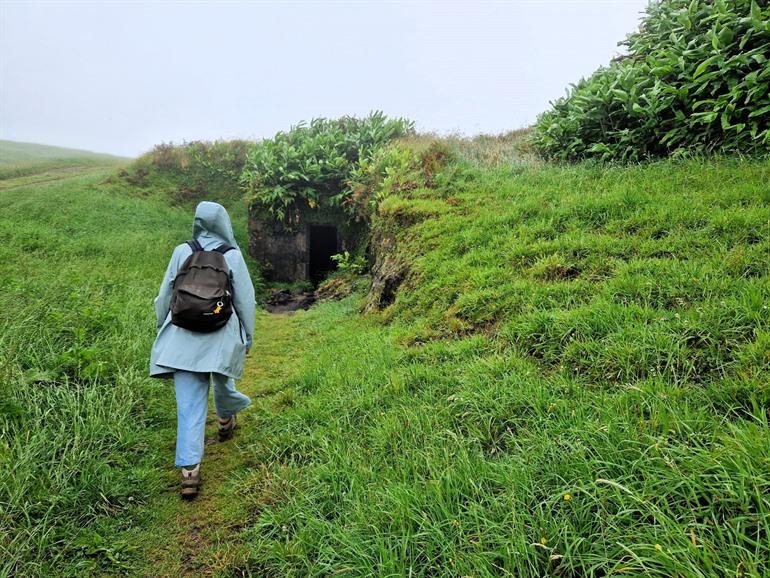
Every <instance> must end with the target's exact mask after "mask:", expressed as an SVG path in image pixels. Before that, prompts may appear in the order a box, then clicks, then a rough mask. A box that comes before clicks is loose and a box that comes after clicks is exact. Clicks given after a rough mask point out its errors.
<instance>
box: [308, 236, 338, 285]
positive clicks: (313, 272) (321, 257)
mask: <svg viewBox="0 0 770 578" xmlns="http://www.w3.org/2000/svg"><path fill="white" fill-rule="evenodd" d="M309 229H310V230H309V235H308V250H309V253H310V255H309V257H310V258H309V271H308V274H309V277H310V280H311V281H312V282H313V284H318V283H319V282H320V281H321V280H322V279H323V278H324V277H325V276H326V274H327V273H329V272H330V271H333V270H334V269H335V267H336V265H335V264H334V261H332V258H331V257H332V255H336V254H337V253H338V252H339V250H338V247H337V227H330V226H325V225H310V226H309Z"/></svg>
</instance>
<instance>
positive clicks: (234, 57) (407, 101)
mask: <svg viewBox="0 0 770 578" xmlns="http://www.w3.org/2000/svg"><path fill="white" fill-rule="evenodd" d="M646 4H647V2H646V0H607V1H598V0H595V1H583V0H562V1H542V0H541V1H513V0H512V1H509V2H491V1H487V2H481V1H478V0H477V1H467V2H465V1H463V2H460V1H450V0H442V1H421V2H417V1H415V2H385V1H380V2H364V1H359V2H342V1H336V2H322V1H316V2H287V1H284V2H246V1H241V2H174V1H168V2H117V1H114V2H108V1H104V2H62V1H52V2H30V1H24V2H21V1H13V0H0V139H9V140H19V141H29V142H38V143H45V144H53V145H59V146H69V147H74V148H83V149H89V150H94V151H99V152H109V153H113V154H119V155H126V156H134V155H137V154H139V153H141V152H144V151H146V150H148V149H150V148H152V146H153V145H154V144H156V143H160V142H169V141H173V142H182V141H190V140H197V139H206V140H211V139H217V138H233V137H241V138H262V137H269V136H272V135H273V134H274V133H275V132H277V131H279V130H285V129H287V128H289V126H291V125H292V124H296V123H297V122H299V121H300V120H303V119H310V118H312V117H317V116H325V117H337V116H341V115H344V114H357V115H365V114H367V113H368V112H369V111H371V110H383V111H384V112H385V113H386V114H388V115H391V116H406V117H409V118H411V119H413V120H415V121H416V123H417V128H418V129H419V130H424V131H436V132H439V133H446V132H450V131H456V132H461V133H464V134H476V133H479V132H486V133H498V132H502V131H505V130H510V129H515V128H521V127H523V126H527V125H529V124H531V123H532V122H534V121H535V118H536V116H537V114H538V113H539V112H542V111H543V110H545V109H547V108H548V102H549V100H553V99H555V98H557V97H559V96H562V95H563V94H564V93H565V89H566V88H567V86H568V84H569V83H570V82H576V81H577V80H578V79H579V78H580V77H581V76H587V75H589V74H590V73H591V72H593V71H594V70H595V69H596V68H597V67H599V66H601V65H603V64H606V63H607V62H608V61H609V60H610V59H611V58H612V57H613V56H615V55H617V54H618V53H619V51H620V48H618V47H617V43H618V42H619V41H621V40H623V38H624V37H625V36H626V34H628V33H629V32H631V31H633V30H634V29H636V27H637V26H638V21H639V17H640V15H641V12H642V11H643V9H644V7H645V6H646Z"/></svg>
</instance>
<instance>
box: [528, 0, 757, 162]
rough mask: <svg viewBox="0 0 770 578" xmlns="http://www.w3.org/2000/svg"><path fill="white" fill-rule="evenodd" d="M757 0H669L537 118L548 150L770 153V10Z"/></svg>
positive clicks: (541, 143)
mask: <svg viewBox="0 0 770 578" xmlns="http://www.w3.org/2000/svg"><path fill="white" fill-rule="evenodd" d="M761 4H762V5H760V3H759V2H757V1H756V0H718V1H716V2H711V1H704V0H662V1H661V2H658V3H652V4H650V6H649V7H648V9H647V15H646V17H645V18H644V20H643V22H642V24H641V26H640V29H639V31H638V32H636V33H634V34H631V35H630V36H629V37H628V38H627V39H626V41H625V42H624V43H623V44H625V45H626V46H627V47H628V54H627V55H626V56H624V57H621V58H619V59H617V60H615V61H613V62H611V63H610V64H609V65H608V66H607V67H605V68H600V69H599V70H598V71H596V72H595V73H594V74H593V75H592V76H591V77H589V78H588V79H582V80H580V82H578V83H577V84H576V85H574V86H573V87H572V89H571V90H570V92H569V94H568V95H567V96H566V97H564V98H561V99H559V100H557V101H556V102H554V103H553V108H552V109H551V110H549V111H547V112H545V113H543V114H542V115H540V117H539V118H538V121H537V124H536V125H535V127H534V131H533V135H532V142H533V144H534V146H535V148H536V149H537V150H538V151H539V152H540V153H541V154H542V155H544V156H545V157H548V158H554V159H559V160H576V159H581V158H588V157H593V158H601V159H603V160H623V161H637V160H641V159H645V158H649V157H660V156H666V155H671V154H675V155H680V154H683V153H698V154H699V153H712V152H740V153H745V154H757V155H761V154H766V153H768V152H769V151H770V65H768V59H770V8H769V7H767V5H766V3H764V2H762V3H761Z"/></svg>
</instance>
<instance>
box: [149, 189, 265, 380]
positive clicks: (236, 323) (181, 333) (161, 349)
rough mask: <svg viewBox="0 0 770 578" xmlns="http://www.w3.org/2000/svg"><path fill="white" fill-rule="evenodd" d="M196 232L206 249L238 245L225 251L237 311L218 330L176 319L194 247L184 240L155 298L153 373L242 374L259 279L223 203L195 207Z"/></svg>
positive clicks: (160, 375)
mask: <svg viewBox="0 0 770 578" xmlns="http://www.w3.org/2000/svg"><path fill="white" fill-rule="evenodd" d="M193 238H195V239H197V240H198V242H200V244H201V246H202V247H203V248H204V249H206V250H211V249H214V248H215V247H218V246H219V245H221V244H222V243H226V244H228V245H230V246H231V247H235V250H233V251H228V252H227V253H226V254H225V261H227V265H228V267H229V268H230V271H231V273H232V277H233V309H234V311H233V315H232V316H231V317H230V319H229V320H228V322H227V324H226V325H225V326H224V327H222V328H221V329H218V330H217V331H214V332H212V333H198V332H194V331H190V330H188V329H184V328H182V327H177V326H176V325H172V324H171V311H170V309H169V308H170V306H171V293H172V290H173V288H174V279H175V278H176V274H177V271H179V268H180V267H181V266H182V263H184V261H185V259H187V257H189V256H190V254H191V253H192V249H190V246H189V245H187V244H186V243H185V244H182V245H178V246H177V247H176V248H175V249H174V252H173V254H172V255H171V261H170V262H169V264H168V268H167V269H166V275H165V277H164V278H163V283H162V284H161V286H160V291H159V292H158V296H157V297H156V298H155V314H156V316H157V320H158V336H157V338H156V339H155V344H154V345H153V347H152V353H151V355H150V375H151V376H153V377H162V378H170V377H173V374H174V371H176V370H178V369H182V370H185V371H196V372H214V373H221V374H222V375H227V376H228V377H232V378H233V379H238V378H239V377H240V376H241V374H242V373H243V362H244V359H245V357H246V352H247V351H248V349H249V348H250V347H251V342H252V338H253V336H254V315H255V304H254V285H253V284H252V282H251V277H249V272H248V270H247V269H246V262H245V261H244V260H243V255H242V254H241V251H240V249H239V248H238V245H237V244H236V242H235V238H234V237H233V226H232V224H231V223H230V217H229V216H228V214H227V211H226V210H225V208H224V207H223V206H222V205H219V204H217V203H211V202H208V201H204V202H202V203H200V204H199V205H198V207H197V208H196V209H195V221H194V223H193Z"/></svg>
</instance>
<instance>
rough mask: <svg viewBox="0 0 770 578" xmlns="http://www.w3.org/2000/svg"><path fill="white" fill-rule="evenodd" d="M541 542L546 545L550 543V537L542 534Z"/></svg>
mask: <svg viewBox="0 0 770 578" xmlns="http://www.w3.org/2000/svg"><path fill="white" fill-rule="evenodd" d="M540 543H541V544H542V545H543V546H545V545H546V544H547V543H548V538H546V537H545V536H541V538H540Z"/></svg>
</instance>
